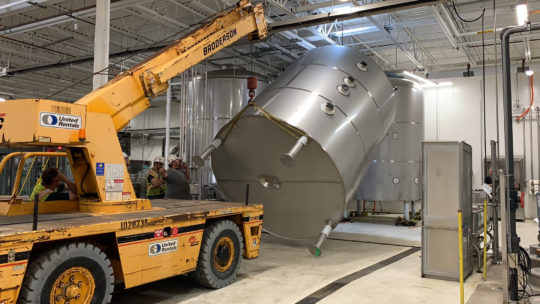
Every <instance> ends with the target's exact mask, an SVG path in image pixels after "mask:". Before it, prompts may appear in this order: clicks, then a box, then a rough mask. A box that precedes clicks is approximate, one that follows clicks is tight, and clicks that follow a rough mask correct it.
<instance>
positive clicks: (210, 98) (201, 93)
mask: <svg viewBox="0 0 540 304" xmlns="http://www.w3.org/2000/svg"><path fill="white" fill-rule="evenodd" d="M248 77H256V78H257V82H258V87H257V89H256V90H255V93H256V94H258V93H259V92H261V91H262V90H263V89H264V88H265V87H266V86H267V85H268V81H267V80H266V77H265V76H263V75H260V74H257V73H253V72H248V71H246V70H245V69H223V70H214V71H210V72H208V73H207V74H206V79H205V78H204V77H201V79H200V80H198V81H197V82H195V90H196V98H197V106H196V109H195V111H196V112H195V115H196V117H197V123H198V128H197V129H196V134H195V136H194V141H195V143H194V145H195V153H196V154H198V153H201V152H202V150H203V149H204V148H206V147H207V146H208V145H209V144H210V142H211V141H212V139H214V136H216V134H217V132H218V131H219V129H221V128H222V127H223V126H224V125H225V124H226V123H227V122H228V121H229V120H231V118H232V117H233V116H234V115H235V114H236V113H238V112H239V111H240V110H241V109H242V108H244V107H245V106H246V104H247V101H248V99H249V96H248V93H249V90H248V88H247V78H248ZM192 90H193V88H192V87H191V86H190V88H189V93H188V94H189V95H191V94H193V93H192ZM198 173H199V176H200V181H199V183H200V184H202V185H208V184H215V182H216V181H215V179H214V175H213V172H212V168H211V166H210V163H206V164H205V165H204V167H202V168H199V171H198Z"/></svg>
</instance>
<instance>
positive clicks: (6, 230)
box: [0, 199, 245, 237]
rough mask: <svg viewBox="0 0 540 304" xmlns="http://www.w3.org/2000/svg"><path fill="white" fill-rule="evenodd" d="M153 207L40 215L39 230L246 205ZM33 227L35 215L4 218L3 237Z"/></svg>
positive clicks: (196, 214)
mask: <svg viewBox="0 0 540 304" xmlns="http://www.w3.org/2000/svg"><path fill="white" fill-rule="evenodd" d="M152 205H153V208H152V209H150V210H143V211H136V212H129V213H119V214H103V215H99V214H90V213H79V212H74V213H49V214H40V215H39V217H38V231H44V230H61V229H67V228H71V227H79V226H85V225H94V224H98V223H99V224H103V223H113V222H118V221H120V222H126V221H131V220H140V219H146V218H153V219H156V218H160V217H163V218H173V219H174V221H177V220H179V219H185V220H188V219H195V218H200V217H205V216H206V215H207V214H208V213H209V212H210V211H212V212H217V213H221V212H222V214H226V213H231V214H232V213H235V212H234V209H235V208H239V207H243V206H245V205H244V204H243V203H231V202H222V201H192V200H176V199H167V200H165V199H163V200H154V201H152ZM31 230H32V215H20V216H7V217H0V237H4V236H7V235H13V234H17V233H22V232H28V231H31Z"/></svg>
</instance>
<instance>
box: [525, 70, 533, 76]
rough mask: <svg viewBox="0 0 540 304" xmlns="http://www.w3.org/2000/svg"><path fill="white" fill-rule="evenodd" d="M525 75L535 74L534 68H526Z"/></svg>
mask: <svg viewBox="0 0 540 304" xmlns="http://www.w3.org/2000/svg"><path fill="white" fill-rule="evenodd" d="M525 75H527V76H532V75H534V71H533V70H526V71H525Z"/></svg>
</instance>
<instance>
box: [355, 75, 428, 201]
mask: <svg viewBox="0 0 540 304" xmlns="http://www.w3.org/2000/svg"><path fill="white" fill-rule="evenodd" d="M388 79H389V80H390V82H391V83H392V85H393V86H394V87H396V88H397V91H396V94H395V96H394V98H395V99H396V117H395V119H394V121H393V123H392V125H391V126H390V129H389V130H388V134H387V135H386V137H385V139H384V141H383V143H382V144H381V148H380V150H379V152H378V155H377V157H376V158H375V159H374V160H373V162H372V163H371V166H370V168H369V170H368V172H367V174H366V176H365V177H364V180H363V181H362V183H361V184H360V187H359V188H358V191H357V192H356V194H355V196H354V198H355V199H358V200H367V201H417V200H420V199H421V198H422V174H421V172H420V161H421V159H422V140H423V138H424V129H423V127H424V124H423V112H424V105H423V100H422V90H421V89H420V88H419V87H418V86H417V85H416V84H415V83H414V82H412V81H410V80H407V79H403V78H397V77H389V78H388Z"/></svg>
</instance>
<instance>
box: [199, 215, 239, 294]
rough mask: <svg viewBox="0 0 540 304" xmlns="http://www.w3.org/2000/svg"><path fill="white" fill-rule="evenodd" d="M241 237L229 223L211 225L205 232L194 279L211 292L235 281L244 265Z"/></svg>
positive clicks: (224, 221)
mask: <svg viewBox="0 0 540 304" xmlns="http://www.w3.org/2000/svg"><path fill="white" fill-rule="evenodd" d="M243 244H244V243H243V241H242V234H241V233H240V230H239V229H238V226H237V225H236V224H235V223H234V222H232V221H230V220H222V221H218V222H214V223H212V224H210V225H209V226H208V227H206V228H205V230H204V236H203V241H202V244H201V251H200V253H199V260H198V261H197V268H196V270H195V271H194V272H193V273H192V277H193V278H194V279H195V281H197V282H198V283H199V284H201V285H203V286H206V287H209V288H214V289H217V288H221V287H225V286H227V285H229V284H231V283H232V282H233V281H234V280H235V279H236V273H237V271H238V268H239V266H240V262H241V261H242V250H243Z"/></svg>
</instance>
